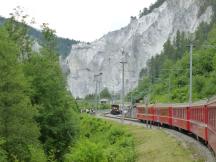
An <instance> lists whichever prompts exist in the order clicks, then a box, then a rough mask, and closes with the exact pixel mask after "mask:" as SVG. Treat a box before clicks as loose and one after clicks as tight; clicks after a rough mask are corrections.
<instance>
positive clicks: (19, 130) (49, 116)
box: [0, 8, 134, 162]
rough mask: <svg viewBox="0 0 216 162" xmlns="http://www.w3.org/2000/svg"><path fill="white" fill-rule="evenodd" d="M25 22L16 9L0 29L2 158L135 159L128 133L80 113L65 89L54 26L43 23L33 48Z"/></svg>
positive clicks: (14, 161) (28, 161)
mask: <svg viewBox="0 0 216 162" xmlns="http://www.w3.org/2000/svg"><path fill="white" fill-rule="evenodd" d="M18 20H19V22H18ZM28 23H29V21H28V16H27V15H25V14H23V12H21V11H20V10H19V8H17V9H15V12H14V13H12V14H11V17H10V18H9V19H7V20H6V21H5V22H4V23H3V25H2V26H1V27H0V123H1V124H0V161H1V162H46V161H47V162H63V161H66V162H67V161H70V162H72V161H80V162H82V161H83V162H84V161H89V159H91V160H90V161H91V162H99V161H105V162H106V161H107V162H111V161H116V160H120V161H125V160H126V161H134V154H133V150H134V147H133V138H132V137H131V135H130V134H128V133H126V131H125V130H123V129H121V128H120V126H114V125H113V124H109V123H107V122H103V121H102V120H99V119H94V118H92V117H89V116H81V115H80V114H79V107H78V104H77V102H76V100H75V99H74V98H73V97H72V95H71V93H70V92H69V91H68V90H67V89H66V78H65V76H64V74H63V72H62V69H61V67H60V64H59V54H58V52H57V51H58V50H57V48H58V46H57V43H58V41H57V37H56V35H55V30H53V29H51V28H49V26H48V24H46V23H43V24H42V25H41V31H42V40H43V43H42V46H41V47H40V49H38V50H33V46H34V43H35V42H34V40H33V39H32V37H31V36H29V26H28V25H27V24H28ZM105 134H106V136H107V137H109V138H110V140H106V141H105V140H104V138H105V136H104V135H105ZM105 146H106V149H104V150H103V149H102V147H105ZM125 150H127V151H131V154H130V156H129V154H126V151H125ZM120 152H121V153H123V154H121V155H120Z"/></svg>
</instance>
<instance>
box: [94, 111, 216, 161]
mask: <svg viewBox="0 0 216 162" xmlns="http://www.w3.org/2000/svg"><path fill="white" fill-rule="evenodd" d="M97 116H98V117H100V118H104V119H109V120H112V121H116V122H119V123H122V124H130V125H136V126H141V127H144V128H148V129H162V131H164V132H166V133H167V134H168V135H170V136H172V137H174V138H175V139H177V140H178V141H181V142H182V143H183V145H184V146H185V147H186V148H192V149H193V150H194V152H195V153H194V154H193V156H194V157H195V156H201V157H202V158H203V159H205V162H216V158H215V156H214V154H213V152H212V151H211V150H210V149H208V147H207V146H206V145H204V144H203V143H201V142H200V141H197V140H196V139H195V138H193V137H192V136H189V135H187V134H184V133H182V132H179V131H176V130H174V129H168V128H164V127H158V126H155V125H152V126H151V127H150V126H149V125H146V124H144V123H141V122H140V121H138V120H137V119H132V118H124V120H123V121H122V118H121V116H114V115H111V114H108V113H104V114H98V115H97Z"/></svg>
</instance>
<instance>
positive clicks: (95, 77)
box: [94, 75, 98, 110]
mask: <svg viewBox="0 0 216 162" xmlns="http://www.w3.org/2000/svg"><path fill="white" fill-rule="evenodd" d="M94 79H95V105H96V110H97V109H98V101H97V96H98V95H97V92H98V90H97V87H98V86H97V76H96V75H94Z"/></svg>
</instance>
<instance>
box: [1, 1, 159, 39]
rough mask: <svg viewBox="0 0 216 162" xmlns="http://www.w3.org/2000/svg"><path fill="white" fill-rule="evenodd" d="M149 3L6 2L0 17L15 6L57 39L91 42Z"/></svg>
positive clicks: (134, 14) (123, 23) (121, 25)
mask: <svg viewBox="0 0 216 162" xmlns="http://www.w3.org/2000/svg"><path fill="white" fill-rule="evenodd" d="M153 2H155V0H37V1H33V0H6V1H4V2H2V3H1V6H0V15H1V16H5V17H8V16H9V13H10V12H12V9H13V8H15V7H16V6H18V5H19V6H22V7H23V8H24V11H25V12H26V13H27V14H29V15H30V16H32V17H34V18H35V19H36V22H37V24H41V23H43V22H47V23H49V24H50V27H51V28H54V29H55V30H56V31H57V35H59V36H62V37H68V38H73V39H77V40H82V41H93V40H95V39H98V38H100V37H101V36H102V35H104V34H106V33H107V32H109V31H112V30H116V29H119V28H121V27H123V26H125V25H127V24H128V23H129V20H130V16H137V15H138V13H139V10H142V9H143V8H144V7H148V6H149V5H150V4H151V3H153ZM39 26H40V25H36V27H39Z"/></svg>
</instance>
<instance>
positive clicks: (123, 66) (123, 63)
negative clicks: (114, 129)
mask: <svg viewBox="0 0 216 162" xmlns="http://www.w3.org/2000/svg"><path fill="white" fill-rule="evenodd" d="M122 55H124V51H122ZM120 63H121V64H122V122H123V121H124V93H125V92H124V88H125V87H124V72H125V64H126V63H127V62H126V61H125V60H124V59H123V60H122V61H121V62H120Z"/></svg>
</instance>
